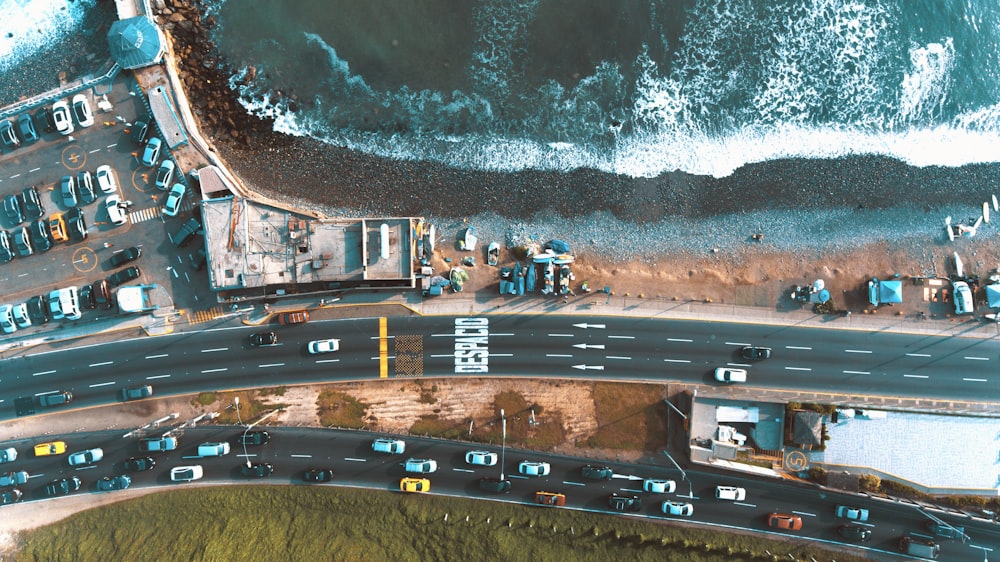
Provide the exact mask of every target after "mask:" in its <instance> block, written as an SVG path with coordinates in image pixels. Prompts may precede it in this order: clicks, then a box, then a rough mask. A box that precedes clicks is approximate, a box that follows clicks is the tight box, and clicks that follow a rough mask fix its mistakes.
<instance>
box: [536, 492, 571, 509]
mask: <svg viewBox="0 0 1000 562" xmlns="http://www.w3.org/2000/svg"><path fill="white" fill-rule="evenodd" d="M535 503H540V504H542V505H553V506H556V507H562V506H564V505H566V494H557V493H555V492H543V491H538V492H535Z"/></svg>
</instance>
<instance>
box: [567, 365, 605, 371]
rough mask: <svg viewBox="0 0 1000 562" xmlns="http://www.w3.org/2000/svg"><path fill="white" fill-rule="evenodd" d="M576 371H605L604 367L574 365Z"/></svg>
mask: <svg viewBox="0 0 1000 562" xmlns="http://www.w3.org/2000/svg"><path fill="white" fill-rule="evenodd" d="M573 368H574V369H580V370H581V371H586V370H588V369H590V370H592V371H603V370H604V365H573Z"/></svg>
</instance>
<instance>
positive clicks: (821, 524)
mask: <svg viewBox="0 0 1000 562" xmlns="http://www.w3.org/2000/svg"><path fill="white" fill-rule="evenodd" d="M163 431H166V428H161V429H159V430H158V432H156V433H153V434H147V436H148V435H159V434H160V433H162V432H163ZM241 431H242V428H241V427H232V426H228V427H226V426H209V427H195V428H185V429H180V430H176V431H175V433H174V435H177V436H179V440H180V447H179V448H178V449H177V450H176V451H171V452H166V453H154V454H153V456H154V458H155V459H156V463H157V464H156V467H155V468H154V469H153V470H151V471H148V472H140V473H132V474H131V476H132V478H133V481H132V486H133V487H137V488H138V487H147V486H164V487H171V488H175V489H183V488H184V487H185V486H187V485H186V484H175V483H171V482H170V478H169V472H170V469H171V468H172V467H174V466H181V465H191V464H200V465H202V466H203V468H204V471H205V481H214V482H218V483H225V484H242V483H246V482H248V480H247V478H245V477H244V476H242V475H241V474H240V471H239V467H240V465H241V463H244V462H246V460H247V459H249V460H251V461H253V462H269V463H272V464H273V465H274V467H275V472H274V474H273V475H271V476H270V477H268V478H265V479H263V480H256V479H255V480H253V482H260V483H272V484H293V485H307V484H305V483H303V482H302V473H303V472H304V471H305V470H307V469H309V468H332V469H333V470H334V471H335V474H336V475H335V478H334V482H333V484H334V485H349V486H355V487H365V488H372V489H375V490H382V491H394V492H396V493H400V492H399V479H400V478H402V477H404V476H406V475H407V474H406V473H405V472H404V470H403V467H402V463H403V461H405V460H406V459H407V458H411V457H413V458H427V459H434V460H436V461H437V462H438V465H439V467H438V470H437V472H435V473H433V474H429V475H426V477H427V478H429V479H430V480H431V493H435V494H446V495H450V496H461V497H473V498H488V499H491V500H499V501H509V502H516V503H522V504H530V505H535V503H534V493H535V492H536V491H539V490H544V491H549V492H558V493H563V494H565V495H566V498H567V501H566V505H567V507H569V508H574V509H584V510H589V511H599V512H608V513H609V514H610V513H612V512H611V510H610V509H609V507H608V503H607V497H608V495H609V494H611V493H612V492H617V493H619V494H628V495H639V496H640V497H641V498H642V500H643V507H642V509H641V510H640V511H639V512H638V513H634V514H627V515H622V516H623V517H643V518H652V519H664V518H667V516H664V515H663V514H662V511H661V509H660V504H661V503H662V502H663V501H664V500H673V501H683V502H690V503H691V504H692V505H693V506H694V515H693V517H692V518H690V520H694V521H698V522H701V523H708V524H712V525H717V526H720V527H722V528H727V529H732V528H738V529H749V530H753V531H757V532H767V533H773V534H775V535H786V536H787V535H789V534H790V535H793V536H801V537H808V538H810V539H813V540H821V541H827V542H842V541H843V539H841V538H840V537H839V536H838V535H837V532H836V531H837V528H838V527H839V526H840V525H842V524H843V523H844V521H843V520H839V519H836V518H835V516H834V511H835V507H836V505H837V504H847V505H851V506H857V507H865V508H868V509H869V510H870V512H871V517H870V519H869V521H868V522H867V524H866V525H867V526H868V527H869V528H870V529H871V530H872V539H871V540H870V541H868V542H866V543H864V544H863V547H864V548H866V549H868V550H867V555H869V556H871V557H873V558H876V557H877V558H882V557H884V556H886V555H887V553H889V552H894V551H895V549H896V542H897V540H898V538H899V537H900V536H902V535H904V534H907V533H919V534H926V530H925V529H924V524H925V522H926V521H928V520H929V519H928V518H927V517H926V516H924V515H922V514H921V513H920V512H919V511H918V510H917V508H916V506H914V505H912V504H901V503H895V502H889V501H882V500H875V499H869V498H865V497H859V496H852V495H847V494H838V493H834V492H831V491H827V490H822V489H819V488H816V487H813V486H804V485H801V486H800V485H796V484H792V483H789V482H785V481H781V482H778V481H762V480H753V479H748V478H741V477H739V476H734V475H728V474H725V475H723V474H715V473H712V472H708V471H702V470H690V471H688V472H686V478H687V479H686V480H685V479H684V478H683V477H682V475H681V473H680V472H679V471H677V470H675V469H668V468H665V467H662V466H651V465H636V464H619V463H600V466H609V467H611V468H612V469H613V470H614V473H615V474H614V476H613V477H612V479H611V480H606V481H594V480H587V479H584V478H583V477H582V475H581V472H580V468H581V467H582V466H583V465H585V464H587V463H588V462H593V461H587V460H584V459H575V458H571V457H565V456H556V455H548V454H544V453H538V452H532V451H520V450H512V449H507V450H506V453H505V455H504V458H505V462H504V463H503V466H502V469H503V472H504V474H505V476H506V477H507V478H508V479H510V480H511V482H512V490H511V492H510V493H508V494H493V493H490V492H483V491H481V490H480V489H479V487H478V480H479V478H481V477H484V476H493V477H495V476H498V475H499V473H500V471H501V467H500V466H495V467H483V466H470V465H468V464H466V463H465V452H466V451H467V450H469V449H471V448H475V449H485V450H491V451H495V452H497V453H499V452H500V448H499V447H494V446H484V445H481V444H468V443H465V444H463V443H455V442H450V441H439V440H433V439H420V438H414V437H406V438H405V440H406V454H405V455H385V454H379V453H374V452H373V451H372V449H371V442H372V439H374V438H375V437H378V436H379V435H376V434H373V433H370V432H363V431H337V430H327V429H306V428H268V431H269V432H270V433H271V441H270V443H268V444H267V445H264V446H257V447H248V448H247V453H248V455H244V450H243V448H242V446H240V445H238V442H237V438H238V436H239V435H240V433H241ZM58 438H59V437H58V436H47V437H46V438H45V439H46V440H55V439H58ZM63 439H64V440H65V441H66V442H67V445H68V452H70V453H71V452H75V451H80V450H84V449H89V448H92V447H101V448H103V449H104V453H105V459H104V460H103V461H101V462H99V463H97V464H96V465H94V466H89V467H78V468H71V467H69V466H68V464H67V463H66V455H60V456H56V457H42V458H32V455H30V453H29V451H30V448H31V447H32V445H33V444H34V443H37V442H39V441H41V440H40V439H31V440H19V441H14V442H10V443H6V444H5V445H6V446H15V447H17V449H18V450H19V451H21V452H22V453H23V454H22V456H21V457H19V458H18V460H17V461H16V462H15V463H14V464H13V465H11V466H12V469H15V470H26V471H28V472H29V473H30V474H31V478H30V480H29V483H28V484H25V485H23V486H21V488H22V490H23V491H24V492H25V501H28V502H33V501H40V500H41V501H50V500H46V499H45V495H44V486H45V484H46V483H48V482H50V481H52V480H54V479H57V478H63V477H66V476H70V475H76V476H79V477H80V478H81V480H82V481H83V488H82V490H81V491H80V492H77V493H78V494H81V493H88V492H92V493H97V492H94V490H95V483H96V481H97V480H98V479H99V478H102V477H104V476H109V475H113V474H119V473H121V471H122V469H121V463H122V461H124V460H125V459H127V458H128V457H131V456H136V455H139V454H140V453H139V451H138V439H139V436H138V435H136V436H130V437H127V438H125V439H123V438H122V433H121V432H117V433H115V432H98V433H82V434H73V435H67V436H65V437H63ZM209 441H211V442H217V441H228V442H229V443H230V444H231V452H230V454H229V455H226V456H224V457H213V458H200V457H198V456H197V447H198V444H199V443H203V442H209ZM524 459H527V460H533V461H547V462H549V463H551V466H552V472H551V474H550V475H549V476H547V477H531V478H529V477H524V476H520V475H518V474H517V464H518V463H519V462H520V461H521V460H524ZM645 478H657V479H671V480H675V481H676V482H677V489H676V492H675V493H673V494H652V493H645V492H643V491H642V481H643V479H645ZM719 484H723V485H731V486H740V487H744V488H745V489H746V490H747V497H746V499H745V500H744V501H741V502H727V501H719V500H716V499H715V495H714V494H715V486H716V485H719ZM692 492H693V494H692ZM103 493H118V492H103ZM689 494H690V495H689ZM411 501H415V502H417V501H420V497H417V495H416V494H414V497H412V498H411ZM2 509H8V508H2ZM479 509H480V511H481V514H482V517H483V518H486V517H488V516H489V514H490V504H489V503H483V504H481V507H480V508H479ZM538 509H558V508H547V507H542V506H539V507H538ZM775 511H776V512H782V513H794V514H797V515H799V516H801V517H802V519H803V529H802V530H801V531H798V532H790V533H784V532H777V531H774V530H771V529H769V528H768V526H767V515H768V514H769V513H771V512H775ZM935 516H937V517H940V518H943V519H945V520H946V521H948V522H949V523H950V524H952V525H961V526H964V527H965V529H966V533H967V534H968V535H969V536H970V537H971V538H970V540H969V541H967V542H966V543H965V544H963V543H961V542H959V541H948V540H941V541H939V542H941V544H942V553H941V559H942V560H975V561H977V562H978V561H979V560H982V558H983V554H984V551H983V548H988V549H993V550H996V549H1000V530H998V529H997V527H996V525H994V524H992V523H989V522H986V521H983V520H973V519H958V518H955V517H953V516H950V515H948V516H945V515H943V514H942V513H935ZM677 519H681V520H689V519H688V518H681V517H679V518H677Z"/></svg>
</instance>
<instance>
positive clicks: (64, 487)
mask: <svg viewBox="0 0 1000 562" xmlns="http://www.w3.org/2000/svg"><path fill="white" fill-rule="evenodd" d="M81 486H83V482H81V481H80V478H79V477H78V476H70V477H69V478H60V479H59V480H54V481H52V482H49V483H48V484H46V485H45V493H46V494H47V495H48V496H50V497H56V496H65V495H67V494H71V493H73V492H75V491H77V490H79V489H80V487H81Z"/></svg>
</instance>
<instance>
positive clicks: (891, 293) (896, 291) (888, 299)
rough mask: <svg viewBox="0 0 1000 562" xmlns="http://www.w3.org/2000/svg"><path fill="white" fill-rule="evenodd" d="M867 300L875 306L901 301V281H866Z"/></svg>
mask: <svg viewBox="0 0 1000 562" xmlns="http://www.w3.org/2000/svg"><path fill="white" fill-rule="evenodd" d="M868 302H870V303H872V304H873V305H875V306H878V305H880V304H895V303H901V302H903V282H902V281H879V280H878V279H872V280H871V281H869V282H868Z"/></svg>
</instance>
